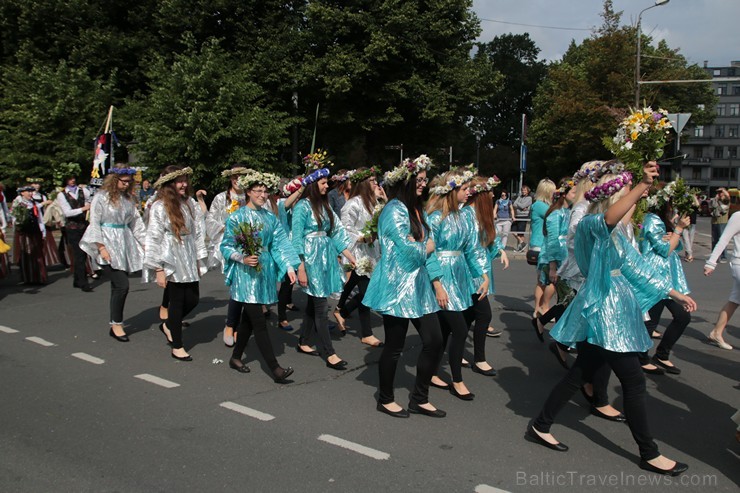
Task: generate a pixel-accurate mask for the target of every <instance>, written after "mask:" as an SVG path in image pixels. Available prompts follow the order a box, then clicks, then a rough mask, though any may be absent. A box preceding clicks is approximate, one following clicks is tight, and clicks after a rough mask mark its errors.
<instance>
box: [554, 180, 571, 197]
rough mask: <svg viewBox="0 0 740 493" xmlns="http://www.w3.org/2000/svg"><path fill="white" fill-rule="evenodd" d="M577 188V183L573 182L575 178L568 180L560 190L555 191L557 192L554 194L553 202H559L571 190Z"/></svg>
mask: <svg viewBox="0 0 740 493" xmlns="http://www.w3.org/2000/svg"><path fill="white" fill-rule="evenodd" d="M575 186H576V182H575V181H574V180H573V178H571V179H569V180H566V181H565V183H563V184H562V185H560V188H558V189H557V190H555V192H553V194H552V198H553V200H558V199H559V198H560V197H562V196H563V195H565V194H566V193H568V192H569V191H570V189H571V188H573V187H575Z"/></svg>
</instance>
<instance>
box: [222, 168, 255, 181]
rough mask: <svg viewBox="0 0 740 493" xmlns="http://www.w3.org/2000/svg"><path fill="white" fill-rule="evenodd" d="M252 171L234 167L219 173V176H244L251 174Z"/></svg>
mask: <svg viewBox="0 0 740 493" xmlns="http://www.w3.org/2000/svg"><path fill="white" fill-rule="evenodd" d="M253 171H254V170H253V169H250V168H245V167H244V166H236V167H234V168H231V169H225V170H223V171H222V172H221V176H223V177H224V178H226V177H229V176H234V175H246V174H247V173H251V172H253Z"/></svg>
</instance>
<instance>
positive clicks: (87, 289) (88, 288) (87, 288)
mask: <svg viewBox="0 0 740 493" xmlns="http://www.w3.org/2000/svg"><path fill="white" fill-rule="evenodd" d="M80 289H81V290H82V291H83V292H85V293H92V291H93V288H92V286H90V285H89V284H85V285H84V286H82V287H81V288H80Z"/></svg>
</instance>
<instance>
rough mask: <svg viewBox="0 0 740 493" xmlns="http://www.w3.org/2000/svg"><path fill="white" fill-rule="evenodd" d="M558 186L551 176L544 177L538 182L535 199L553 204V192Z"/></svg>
mask: <svg viewBox="0 0 740 493" xmlns="http://www.w3.org/2000/svg"><path fill="white" fill-rule="evenodd" d="M556 189H557V187H556V186H555V183H554V182H553V181H552V180H551V179H549V178H543V179H541V180H540V182H539V183H538V184H537V191H536V192H535V193H534V200H539V201H540V202H544V203H546V204H547V205H550V204H552V194H553V193H555V190H556Z"/></svg>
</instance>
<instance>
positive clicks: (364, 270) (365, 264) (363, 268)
mask: <svg viewBox="0 0 740 493" xmlns="http://www.w3.org/2000/svg"><path fill="white" fill-rule="evenodd" d="M373 269H375V262H374V261H373V259H371V258H370V257H362V258H360V259H358V260H357V264H356V265H355V272H357V275H359V276H367V277H370V275H371V274H372V273H373Z"/></svg>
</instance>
